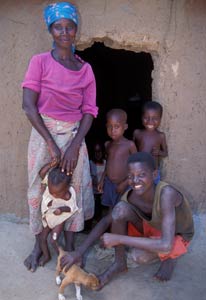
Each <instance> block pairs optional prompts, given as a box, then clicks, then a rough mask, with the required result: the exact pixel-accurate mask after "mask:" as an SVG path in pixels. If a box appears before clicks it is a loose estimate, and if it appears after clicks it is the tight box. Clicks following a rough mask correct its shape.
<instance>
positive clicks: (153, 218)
mask: <svg viewBox="0 0 206 300" xmlns="http://www.w3.org/2000/svg"><path fill="white" fill-rule="evenodd" d="M156 172H157V171H156V170H155V161H154V159H153V157H152V156H151V154H149V153H147V152H138V153H135V154H133V155H131V156H130V157H129V159H128V183H129V185H130V187H131V189H130V190H129V191H127V192H126V193H125V194H124V195H123V196H122V198H121V200H122V201H120V202H119V203H118V204H117V205H116V206H115V207H114V209H113V211H112V234H110V233H105V234H104V235H103V237H102V241H103V244H104V246H106V247H113V246H115V262H114V263H113V264H112V265H111V266H110V267H109V268H108V269H107V270H106V271H105V272H104V273H103V274H102V275H100V277H99V278H100V282H101V284H100V287H102V286H104V285H105V284H106V283H107V282H108V281H109V280H110V279H111V277H112V276H113V275H115V274H117V273H119V272H122V271H125V270H126V269H127V265H126V259H125V246H129V247H133V251H132V253H131V255H132V257H133V259H134V260H135V261H136V262H137V263H147V262H151V261H153V260H156V259H157V258H159V259H160V261H161V264H160V267H159V270H158V271H157V273H156V274H155V277H156V278H157V279H158V280H160V281H167V280H169V279H170V278H171V276H172V272H173V270H174V267H175V263H176V260H177V258H178V257H179V256H181V255H182V254H184V253H186V252H187V248H188V246H189V243H190V241H191V239H192V237H193V234H194V224H193V219H192V213H191V209H190V207H189V203H188V201H187V199H186V198H185V196H184V195H183V194H182V193H181V192H180V191H178V190H177V189H176V188H174V187H173V186H171V185H169V184H168V183H166V182H162V181H160V182H159V183H158V184H157V185H155V184H154V177H155V176H156ZM128 222H129V228H128V229H129V230H128V233H129V235H131V236H127V235H126V232H127V225H128Z"/></svg>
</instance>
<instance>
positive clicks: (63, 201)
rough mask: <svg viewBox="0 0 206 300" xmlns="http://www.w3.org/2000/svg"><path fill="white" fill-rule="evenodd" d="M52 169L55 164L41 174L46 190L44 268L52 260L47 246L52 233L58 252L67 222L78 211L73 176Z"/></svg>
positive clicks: (44, 198) (42, 239)
mask: <svg viewBox="0 0 206 300" xmlns="http://www.w3.org/2000/svg"><path fill="white" fill-rule="evenodd" d="M52 167H53V164H51V163H48V164H46V165H45V166H43V167H42V168H41V170H40V172H39V175H40V177H41V178H42V179H43V180H42V185H43V187H44V188H45V191H44V193H43V197H42V203H41V212H42V223H43V231H42V235H41V240H40V246H41V249H42V252H43V256H42V257H41V259H40V263H39V264H40V266H44V265H45V263H47V262H48V261H49V260H50V252H49V249H48V244H47V237H48V235H49V233H50V232H51V242H52V245H53V246H54V248H55V250H56V251H57V245H56V243H57V241H58V238H59V236H60V233H61V232H62V230H63V228H64V223H65V221H66V220H68V219H69V218H71V217H72V216H73V215H74V214H75V213H76V212H77V211H78V206H77V202H76V192H75V190H74V188H73V187H72V186H71V176H68V175H66V174H65V173H64V172H62V171H61V169H60V168H59V167H57V166H56V167H55V168H52ZM50 169H51V170H50ZM49 171H50V172H49ZM57 253H58V251H57Z"/></svg>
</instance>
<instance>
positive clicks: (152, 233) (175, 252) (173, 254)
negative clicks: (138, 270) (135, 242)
mask: <svg viewBox="0 0 206 300" xmlns="http://www.w3.org/2000/svg"><path fill="white" fill-rule="evenodd" d="M143 232H144V233H143V234H142V233H140V232H139V231H138V229H137V228H136V227H135V226H134V225H133V224H131V223H129V224H128V235H129V236H134V237H149V238H156V237H160V236H161V231H159V230H157V229H156V228H154V227H152V226H151V225H149V224H148V223H147V222H146V221H143ZM189 244H190V242H189V241H185V240H184V239H183V237H182V236H181V235H176V236H175V238H174V244H173V247H172V250H171V251H170V252H169V253H158V256H159V258H160V260H166V259H168V258H173V259H174V258H177V257H179V256H181V255H183V254H185V253H187V248H188V246H189Z"/></svg>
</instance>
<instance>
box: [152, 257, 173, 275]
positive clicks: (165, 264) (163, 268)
mask: <svg viewBox="0 0 206 300" xmlns="http://www.w3.org/2000/svg"><path fill="white" fill-rule="evenodd" d="M176 263H177V260H176V259H171V258H169V259H167V260H164V261H162V262H161V265H160V267H159V270H158V271H157V273H156V274H155V275H154V278H156V279H158V280H160V281H168V280H170V278H171V277H172V273H173V271H174V268H175V265H176Z"/></svg>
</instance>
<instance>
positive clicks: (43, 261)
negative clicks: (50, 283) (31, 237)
mask: <svg viewBox="0 0 206 300" xmlns="http://www.w3.org/2000/svg"><path fill="white" fill-rule="evenodd" d="M50 259H51V256H50V255H48V256H45V255H42V257H41V258H40V260H39V266H40V267H43V266H44V265H45V264H46V263H48V261H50Z"/></svg>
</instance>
